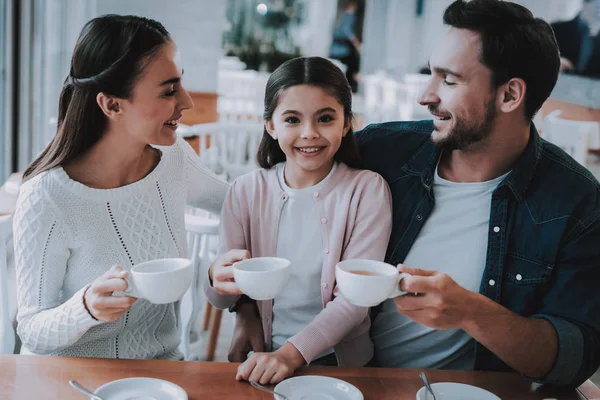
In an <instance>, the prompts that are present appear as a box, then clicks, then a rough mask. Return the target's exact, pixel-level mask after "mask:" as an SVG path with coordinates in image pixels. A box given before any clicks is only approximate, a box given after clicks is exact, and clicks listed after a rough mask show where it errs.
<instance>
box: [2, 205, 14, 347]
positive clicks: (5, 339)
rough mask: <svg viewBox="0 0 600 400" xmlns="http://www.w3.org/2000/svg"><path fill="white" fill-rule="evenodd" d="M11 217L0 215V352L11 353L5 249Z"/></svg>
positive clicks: (12, 334) (12, 336)
mask: <svg viewBox="0 0 600 400" xmlns="http://www.w3.org/2000/svg"><path fill="white" fill-rule="evenodd" d="M12 219H13V218H12V214H9V215H3V216H0V303H1V304H0V354H13V353H14V350H15V330H14V327H13V324H12V317H11V313H10V308H9V300H10V295H9V278H8V264H7V251H6V243H7V239H8V237H9V236H10V235H11V234H12Z"/></svg>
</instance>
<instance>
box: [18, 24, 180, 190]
mask: <svg viewBox="0 0 600 400" xmlns="http://www.w3.org/2000/svg"><path fill="white" fill-rule="evenodd" d="M169 40H170V36H169V32H167V30H166V29H165V28H164V27H163V26H162V25H161V24H160V23H159V22H157V21H154V20H152V19H148V18H142V17H137V16H132V15H126V16H121V15H104V16H101V17H98V18H94V19H92V20H91V21H89V22H88V23H87V24H86V25H85V26H84V27H83V30H82V31H81V34H80V35H79V39H78V40H77V44H76V45H75V50H74V51H73V57H72V59H71V70H70V72H69V76H68V77H67V78H66V79H65V81H64V83H63V88H62V92H61V94H60V100H59V109H58V125H57V129H56V135H55V136H54V138H53V139H52V141H51V142H50V144H49V145H48V147H46V149H45V150H44V151H43V152H42V153H41V154H40V155H39V156H38V157H37V158H36V159H35V160H34V161H33V162H32V163H31V164H30V165H29V167H27V169H26V170H25V173H24V180H27V179H30V178H32V177H34V176H35V175H37V174H39V173H41V172H43V171H46V170H49V169H51V168H54V167H57V166H59V165H64V164H66V163H68V162H69V161H72V160H73V159H75V158H76V157H78V156H79V155H81V154H83V153H85V152H86V151H87V150H89V149H90V148H91V147H92V146H93V145H94V144H96V143H97V142H98V140H99V139H100V137H101V136H102V134H103V132H104V130H105V128H106V125H107V119H106V116H105V115H104V113H103V112H102V110H101V109H100V107H99V106H98V104H97V102H96V96H97V95H98V93H101V92H102V93H104V94H106V95H109V96H114V97H118V98H122V99H127V98H130V97H131V95H132V93H133V87H134V84H135V82H136V81H137V79H138V78H139V77H140V75H141V74H142V72H143V69H144V67H145V66H146V65H147V63H148V60H149V57H151V56H152V55H154V54H155V53H156V52H157V51H158V50H159V48H160V47H161V46H162V45H163V44H165V43H166V42H167V41H169Z"/></svg>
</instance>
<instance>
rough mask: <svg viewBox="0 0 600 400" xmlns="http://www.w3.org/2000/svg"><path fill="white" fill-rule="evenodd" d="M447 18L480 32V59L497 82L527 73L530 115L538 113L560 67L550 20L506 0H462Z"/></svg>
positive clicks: (527, 113)
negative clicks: (547, 20)
mask: <svg viewBox="0 0 600 400" xmlns="http://www.w3.org/2000/svg"><path fill="white" fill-rule="evenodd" d="M444 23H445V24H446V25H450V26H452V27H455V28H459V29H468V30H470V31H474V32H478V33H479V34H480V37H481V46H482V48H481V55H480V60H481V63H482V64H483V65H485V66H486V67H488V68H489V69H490V70H491V71H492V85H493V87H495V88H497V87H499V86H500V85H503V84H505V83H506V82H508V81H509V80H510V79H512V78H521V79H523V81H524V82H525V84H526V85H527V92H526V94H525V117H526V118H527V119H529V120H531V119H533V117H534V115H535V114H536V113H537V112H538V110H539V109H540V108H541V107H542V104H543V103H544V101H546V99H547V98H548V96H550V93H551V92H552V89H554V85H555V84H556V80H557V79H558V70H559V68H560V55H559V50H558V43H557V42H556V38H555V37H554V32H553V31H552V28H551V27H550V25H549V24H548V23H547V22H546V21H544V20H542V19H540V18H535V17H534V16H533V14H532V13H531V11H529V10H528V9H526V8H525V7H523V6H520V5H518V4H515V3H510V2H508V1H506V2H505V1H500V0H471V1H469V2H466V1H464V0H456V1H455V2H454V3H452V4H450V5H449V6H448V8H447V9H446V11H445V12H444Z"/></svg>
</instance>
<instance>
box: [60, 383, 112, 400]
mask: <svg viewBox="0 0 600 400" xmlns="http://www.w3.org/2000/svg"><path fill="white" fill-rule="evenodd" d="M69 385H71V387H72V388H73V389H75V390H79V391H80V392H81V393H83V394H87V395H88V396H90V397H91V398H92V399H94V400H104V399H103V398H102V397H100V396H97V395H95V394H94V393H92V392H90V391H89V390H88V389H86V388H84V387H83V386H81V384H80V383H79V382H77V381H75V380H73V379H71V380H70V381H69Z"/></svg>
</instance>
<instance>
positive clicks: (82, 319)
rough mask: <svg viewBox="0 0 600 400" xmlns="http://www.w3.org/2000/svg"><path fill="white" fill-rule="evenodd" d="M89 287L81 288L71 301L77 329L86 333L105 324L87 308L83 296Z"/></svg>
mask: <svg viewBox="0 0 600 400" xmlns="http://www.w3.org/2000/svg"><path fill="white" fill-rule="evenodd" d="M89 287H90V285H89V284H88V285H86V286H84V287H83V288H81V289H80V290H79V291H78V292H77V293H75V294H74V295H73V297H72V298H71V300H70V301H71V302H72V310H73V313H72V314H71V316H72V318H73V320H74V322H75V326H76V329H77V331H79V332H86V331H87V330H88V329H90V328H92V327H94V326H96V325H100V324H102V323H104V321H100V320H97V319H96V318H94V317H92V314H90V312H89V311H88V309H87V308H86V307H85V302H84V299H83V296H84V295H85V291H86V290H87V289H88V288H89Z"/></svg>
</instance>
